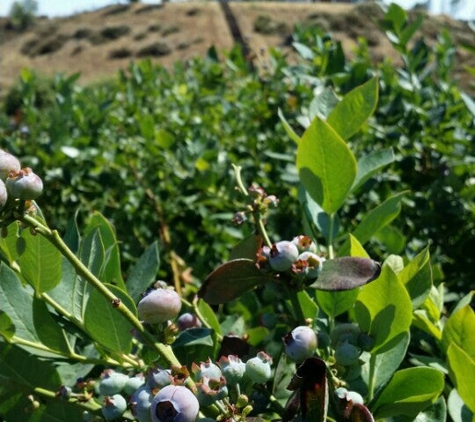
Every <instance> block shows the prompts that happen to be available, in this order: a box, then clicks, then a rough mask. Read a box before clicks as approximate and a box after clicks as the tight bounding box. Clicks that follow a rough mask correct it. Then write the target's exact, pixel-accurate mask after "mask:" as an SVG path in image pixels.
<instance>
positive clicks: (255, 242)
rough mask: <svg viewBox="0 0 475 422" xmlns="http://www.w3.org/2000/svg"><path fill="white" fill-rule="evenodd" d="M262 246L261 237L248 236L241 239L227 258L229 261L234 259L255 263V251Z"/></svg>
mask: <svg viewBox="0 0 475 422" xmlns="http://www.w3.org/2000/svg"><path fill="white" fill-rule="evenodd" d="M261 246H262V237H261V236H259V235H256V234H251V235H250V236H247V237H245V238H244V239H242V240H241V241H240V242H239V243H238V244H237V245H236V246H234V247H233V249H232V250H231V254H230V256H229V260H230V261H234V260H235V259H242V258H245V259H250V260H251V261H254V262H256V258H257V251H258V250H259V248H260V247H261Z"/></svg>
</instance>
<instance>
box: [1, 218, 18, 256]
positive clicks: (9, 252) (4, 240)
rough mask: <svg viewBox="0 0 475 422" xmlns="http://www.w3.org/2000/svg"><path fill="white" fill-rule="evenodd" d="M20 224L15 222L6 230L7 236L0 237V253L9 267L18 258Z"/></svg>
mask: <svg viewBox="0 0 475 422" xmlns="http://www.w3.org/2000/svg"><path fill="white" fill-rule="evenodd" d="M19 225H20V223H19V222H18V221H15V222H13V223H11V224H10V225H9V226H8V228H7V235H6V236H5V237H3V236H0V251H1V252H2V254H3V255H4V256H5V258H6V259H7V261H8V263H9V264H10V265H11V264H12V263H13V262H14V261H16V259H17V258H18V251H17V247H16V245H17V241H18V230H19Z"/></svg>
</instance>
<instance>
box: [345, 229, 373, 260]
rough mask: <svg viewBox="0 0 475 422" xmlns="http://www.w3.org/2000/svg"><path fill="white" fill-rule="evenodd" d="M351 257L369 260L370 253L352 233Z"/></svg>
mask: <svg viewBox="0 0 475 422" xmlns="http://www.w3.org/2000/svg"><path fill="white" fill-rule="evenodd" d="M349 236H350V245H351V246H350V256H354V257H359V258H369V255H368V253H367V252H366V251H365V249H364V248H363V245H362V244H361V243H360V242H359V241H358V239H357V238H356V237H354V236H353V235H352V234H351V233H350V235H349Z"/></svg>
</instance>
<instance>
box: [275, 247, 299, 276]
mask: <svg viewBox="0 0 475 422" xmlns="http://www.w3.org/2000/svg"><path fill="white" fill-rule="evenodd" d="M298 256H299V251H298V249H297V246H295V245H294V244H293V243H292V242H289V241H287V240H282V241H281V242H277V243H275V244H273V245H272V248H271V250H270V253H269V264H270V266H271V268H272V269H273V270H275V271H287V270H290V269H291V268H292V264H293V263H294V262H295V261H296V260H297V257H298Z"/></svg>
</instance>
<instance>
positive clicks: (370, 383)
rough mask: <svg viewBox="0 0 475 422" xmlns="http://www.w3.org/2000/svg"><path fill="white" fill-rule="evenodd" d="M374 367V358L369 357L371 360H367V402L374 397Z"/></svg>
mask: <svg viewBox="0 0 475 422" xmlns="http://www.w3.org/2000/svg"><path fill="white" fill-rule="evenodd" d="M375 367H376V359H375V358H374V355H371V358H370V360H369V380H368V401H371V400H372V399H373V396H374V381H375V376H374V371H375V369H376V368H375Z"/></svg>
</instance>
